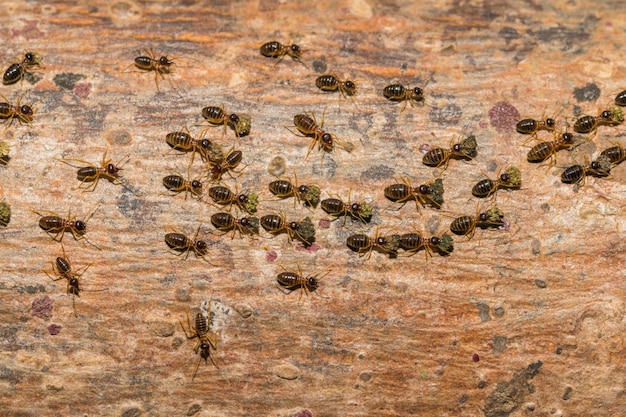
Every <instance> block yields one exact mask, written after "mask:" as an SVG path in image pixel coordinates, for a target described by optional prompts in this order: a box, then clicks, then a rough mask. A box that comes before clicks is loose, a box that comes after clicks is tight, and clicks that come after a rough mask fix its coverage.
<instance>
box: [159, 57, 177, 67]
mask: <svg viewBox="0 0 626 417" xmlns="http://www.w3.org/2000/svg"><path fill="white" fill-rule="evenodd" d="M173 63H174V61H172V60H171V59H169V58H168V57H166V56H162V57H161V58H159V64H160V65H163V66H166V67H169V66H170V65H172V64H173Z"/></svg>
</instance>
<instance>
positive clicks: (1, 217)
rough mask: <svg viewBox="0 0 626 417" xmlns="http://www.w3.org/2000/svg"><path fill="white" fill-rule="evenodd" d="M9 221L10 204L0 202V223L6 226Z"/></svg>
mask: <svg viewBox="0 0 626 417" xmlns="http://www.w3.org/2000/svg"><path fill="white" fill-rule="evenodd" d="M10 221H11V206H10V205H8V204H7V203H5V202H4V201H2V202H0V225H2V226H6V225H8V224H9V222H10Z"/></svg>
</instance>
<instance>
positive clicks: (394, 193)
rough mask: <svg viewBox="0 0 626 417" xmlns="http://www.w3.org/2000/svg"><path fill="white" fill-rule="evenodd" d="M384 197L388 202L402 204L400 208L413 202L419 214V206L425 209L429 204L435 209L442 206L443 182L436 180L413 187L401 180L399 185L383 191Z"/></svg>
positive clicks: (407, 180) (407, 181) (405, 180)
mask: <svg viewBox="0 0 626 417" xmlns="http://www.w3.org/2000/svg"><path fill="white" fill-rule="evenodd" d="M384 195H385V197H386V198H387V199H388V200H391V201H393V202H395V203H402V206H400V208H402V207H404V205H405V204H406V203H407V202H408V201H409V200H414V201H415V208H416V209H417V212H418V213H419V212H420V211H421V210H420V204H421V205H422V207H425V206H426V204H429V205H431V206H433V207H435V208H437V209H439V208H441V205H442V204H443V180H442V179H441V178H437V179H436V180H435V181H433V182H431V183H427V184H422V185H420V186H418V187H413V186H412V185H411V181H410V180H409V179H408V178H402V182H401V183H396V184H391V185H389V186H387V187H385V189H384Z"/></svg>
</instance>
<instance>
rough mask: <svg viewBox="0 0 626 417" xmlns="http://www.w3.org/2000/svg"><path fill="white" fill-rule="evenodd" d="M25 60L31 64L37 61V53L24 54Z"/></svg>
mask: <svg viewBox="0 0 626 417" xmlns="http://www.w3.org/2000/svg"><path fill="white" fill-rule="evenodd" d="M24 58H26V60H27V61H29V62H33V61H34V60H35V53H34V52H26V53H25V54H24Z"/></svg>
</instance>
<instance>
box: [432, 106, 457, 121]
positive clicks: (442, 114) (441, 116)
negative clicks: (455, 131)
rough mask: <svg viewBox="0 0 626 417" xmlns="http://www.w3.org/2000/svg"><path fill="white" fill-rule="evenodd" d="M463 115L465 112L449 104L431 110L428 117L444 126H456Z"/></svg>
mask: <svg viewBox="0 0 626 417" xmlns="http://www.w3.org/2000/svg"><path fill="white" fill-rule="evenodd" d="M462 115H463V110H461V108H460V107H459V106H457V105H456V104H448V105H446V106H443V107H436V108H433V109H431V110H430V113H429V114H428V117H429V118H430V120H431V121H432V122H435V123H438V124H443V125H450V124H452V125H455V124H457V123H458V122H459V119H460V118H461V116H462Z"/></svg>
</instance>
